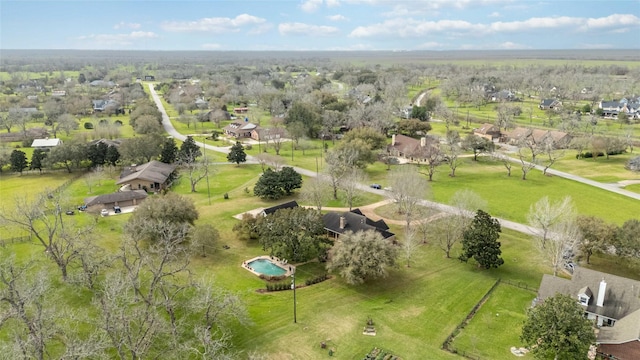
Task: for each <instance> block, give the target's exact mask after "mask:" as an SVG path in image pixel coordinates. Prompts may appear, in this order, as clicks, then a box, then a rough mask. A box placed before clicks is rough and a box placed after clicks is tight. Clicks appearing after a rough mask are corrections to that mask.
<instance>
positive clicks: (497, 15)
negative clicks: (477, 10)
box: [489, 11, 502, 18]
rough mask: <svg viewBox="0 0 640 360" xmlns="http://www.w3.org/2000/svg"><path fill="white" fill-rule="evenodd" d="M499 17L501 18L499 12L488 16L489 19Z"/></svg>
mask: <svg viewBox="0 0 640 360" xmlns="http://www.w3.org/2000/svg"><path fill="white" fill-rule="evenodd" d="M501 16H502V15H500V13H499V12H497V11H494V12H492V13H491V14H489V17H490V18H499V17H501Z"/></svg>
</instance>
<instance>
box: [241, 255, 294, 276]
mask: <svg viewBox="0 0 640 360" xmlns="http://www.w3.org/2000/svg"><path fill="white" fill-rule="evenodd" d="M247 266H248V267H249V268H250V269H252V270H253V271H255V272H257V273H260V274H264V275H271V276H280V275H284V274H286V272H287V270H285V269H283V268H281V267H280V266H278V265H276V264H274V263H273V262H272V261H271V260H269V259H257V260H253V261H251V262H249V263H247Z"/></svg>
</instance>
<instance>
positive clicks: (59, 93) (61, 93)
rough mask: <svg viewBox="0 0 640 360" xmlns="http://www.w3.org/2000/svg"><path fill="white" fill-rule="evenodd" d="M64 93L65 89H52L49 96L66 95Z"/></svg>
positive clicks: (65, 92)
mask: <svg viewBox="0 0 640 360" xmlns="http://www.w3.org/2000/svg"><path fill="white" fill-rule="evenodd" d="M66 95H67V91H66V90H53V91H52V92H51V96H66Z"/></svg>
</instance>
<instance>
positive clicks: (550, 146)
mask: <svg viewBox="0 0 640 360" xmlns="http://www.w3.org/2000/svg"><path fill="white" fill-rule="evenodd" d="M541 153H542V154H544V156H545V163H544V170H542V173H543V174H544V175H546V174H547V170H549V168H550V167H551V166H553V164H555V163H556V162H557V161H558V160H559V159H562V158H563V157H564V150H562V149H558V148H556V144H555V142H554V141H553V139H551V137H549V138H547V139H546V140H545V141H544V143H543V144H542V152H541Z"/></svg>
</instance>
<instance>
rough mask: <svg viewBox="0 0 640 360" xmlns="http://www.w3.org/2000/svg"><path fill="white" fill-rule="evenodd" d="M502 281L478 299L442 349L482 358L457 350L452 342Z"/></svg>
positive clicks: (475, 359) (469, 357) (470, 357)
mask: <svg viewBox="0 0 640 360" xmlns="http://www.w3.org/2000/svg"><path fill="white" fill-rule="evenodd" d="M500 282H501V280H500V279H498V280H496V282H495V283H494V284H493V286H491V288H490V289H489V291H487V293H486V294H484V296H483V297H482V299H480V301H478V303H477V304H476V305H475V306H474V307H473V309H471V311H470V312H469V314H468V315H467V317H465V318H464V320H462V322H461V323H460V324H458V326H456V328H455V329H453V331H452V332H451V334H449V336H447V339H446V340H445V341H444V342H443V343H442V349H444V350H446V351H448V352H450V353H452V354H458V355H461V356H463V357H465V358H467V359H473V360H479V359H480V357H479V356H478V355H473V354H471V353H467V352H465V351H462V352H458V350H456V349H455V348H453V347H451V343H452V342H453V339H455V337H456V336H457V335H458V334H459V333H460V330H462V329H464V327H465V326H467V324H468V323H469V321H471V319H473V317H474V316H475V315H476V313H477V312H478V310H480V307H481V306H482V304H484V303H485V302H486V301H487V299H488V298H489V296H491V293H492V292H493V290H495V289H496V288H497V287H498V285H499V284H500Z"/></svg>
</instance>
